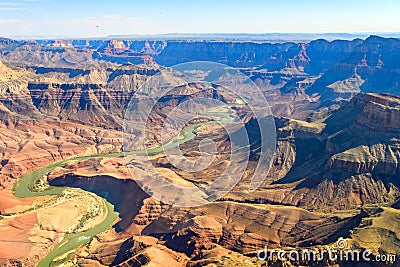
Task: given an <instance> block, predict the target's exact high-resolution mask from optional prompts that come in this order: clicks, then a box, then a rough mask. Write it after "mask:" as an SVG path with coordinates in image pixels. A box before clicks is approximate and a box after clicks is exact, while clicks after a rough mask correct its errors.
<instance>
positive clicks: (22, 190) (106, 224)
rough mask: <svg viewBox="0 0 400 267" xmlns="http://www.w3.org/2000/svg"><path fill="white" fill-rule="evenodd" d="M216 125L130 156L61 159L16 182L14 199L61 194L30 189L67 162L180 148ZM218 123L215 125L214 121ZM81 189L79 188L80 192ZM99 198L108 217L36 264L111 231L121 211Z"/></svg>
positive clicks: (45, 264)
mask: <svg viewBox="0 0 400 267" xmlns="http://www.w3.org/2000/svg"><path fill="white" fill-rule="evenodd" d="M217 113H218V115H219V116H222V117H225V118H227V119H228V120H230V119H229V118H230V115H231V113H226V112H217ZM209 123H213V122H202V123H197V124H194V125H191V126H189V127H187V128H185V129H183V130H182V132H181V134H182V135H183V138H178V139H174V140H173V141H171V142H169V143H167V144H164V145H160V146H157V147H154V148H150V149H147V150H146V151H144V150H143V151H135V152H129V153H124V152H122V153H112V154H102V155H94V156H81V157H73V158H69V159H65V160H61V161H58V162H55V163H52V164H50V165H47V166H45V167H42V168H40V169H38V170H35V171H33V172H31V173H29V174H26V175H24V176H22V177H20V179H19V180H18V181H17V182H16V184H15V185H14V188H13V192H14V194H15V196H17V197H19V198H25V197H37V196H48V195H60V194H61V193H62V192H63V191H64V190H65V189H67V187H54V186H50V187H49V188H48V189H46V190H44V191H38V192H37V191H32V190H31V189H30V188H32V185H33V183H34V182H35V181H36V180H37V179H40V178H41V177H43V175H46V174H48V173H50V172H51V171H53V170H54V169H55V168H57V167H62V166H64V165H66V164H68V163H71V162H74V161H83V160H87V159H91V158H107V157H108V158H109V157H123V156H125V155H126V154H131V153H135V154H145V153H147V154H158V153H162V152H163V151H165V150H168V149H171V148H174V147H177V146H179V145H181V144H183V143H185V142H187V141H189V140H192V139H193V138H194V137H195V136H196V133H195V131H196V129H197V128H198V127H199V126H201V125H204V124H209ZM214 123H215V122H214ZM77 190H78V189H77ZM97 197H98V198H100V199H101V201H103V203H104V205H103V206H104V208H106V214H107V216H106V218H105V219H104V220H103V221H102V222H101V223H99V224H98V225H96V226H94V227H92V228H91V229H88V230H86V231H82V232H79V233H74V234H66V235H65V236H64V238H63V240H62V241H61V242H60V243H58V244H57V245H56V246H55V247H54V248H53V249H52V250H51V251H50V252H49V254H48V255H47V256H46V257H45V258H44V259H43V260H41V261H40V262H39V264H38V265H37V266H38V267H48V266H52V265H54V259H55V258H56V257H58V256H60V255H63V254H65V253H67V252H69V251H72V250H74V249H76V248H77V247H79V246H81V245H84V244H87V243H89V242H90V241H91V240H92V238H93V237H94V236H96V235H97V234H99V233H101V232H104V231H106V230H107V229H109V228H110V227H111V226H112V224H113V223H114V222H115V221H116V220H117V218H118V215H119V214H118V212H116V211H115V210H114V206H113V205H112V204H111V203H109V202H107V201H106V200H105V199H103V198H101V197H99V196H97Z"/></svg>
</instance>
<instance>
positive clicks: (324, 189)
mask: <svg viewBox="0 0 400 267" xmlns="http://www.w3.org/2000/svg"><path fill="white" fill-rule="evenodd" d="M399 52H400V40H399V39H394V38H382V37H378V36H370V37H369V38H366V39H365V40H363V39H354V40H335V41H326V40H322V39H320V40H313V41H310V42H305V43H301V42H276V43H269V42H255V41H212V40H203V41H201V40H122V39H115V40H31V41H21V40H11V39H5V38H0V60H1V62H0V128H1V131H0V137H1V138H0V141H1V142H0V144H1V146H0V152H1V154H0V266H36V265H37V264H40V262H41V260H43V259H44V258H45V257H46V256H47V255H48V254H49V253H51V252H52V251H53V250H52V249H53V248H55V247H57V244H60V243H62V242H63V240H65V239H64V238H66V237H68V234H69V233H70V231H71V229H75V230H76V231H78V232H79V231H80V233H84V232H85V231H86V230H87V229H86V228H92V227H94V225H96V224H99V223H101V221H102V218H103V219H104V218H105V217H107V214H106V213H107V212H106V211H105V209H104V210H103V212H99V213H96V216H94V217H93V218H92V217H90V218H89V219H88V218H87V214H89V213H90V209H89V208H88V207H89V206H91V207H93V206H96V205H97V204H96V203H100V202H96V201H102V200H104V203H106V204H104V205H109V206H108V207H112V208H110V209H113V210H114V211H115V212H116V213H117V215H118V218H117V219H114V220H113V221H112V222H111V225H110V226H109V227H108V228H107V230H105V231H102V232H101V233H98V234H95V235H94V236H93V237H90V236H88V238H87V242H86V240H85V242H84V244H82V245H79V246H77V247H75V248H73V249H72V250H71V251H68V252H67V253H63V254H61V255H57V256H56V257H55V258H53V259H51V261H50V262H51V264H52V265H55V266H57V265H58V266H162V265H166V264H168V265H170V266H263V264H265V262H263V261H260V260H258V259H257V257H256V256H257V251H258V250H259V249H263V248H264V246H268V247H270V248H296V249H301V248H311V249H315V250H318V249H322V248H323V247H324V246H333V245H334V244H335V242H336V241H337V240H338V239H339V238H340V237H343V238H345V239H346V240H347V242H348V244H349V246H350V247H351V248H357V249H364V250H365V249H369V250H371V251H372V252H373V253H375V254H378V253H381V254H382V253H390V254H394V255H400V250H399V247H400V246H399V245H400V238H399V229H398V225H399V219H400V215H399V214H400V213H399V210H398V208H399V203H400V182H399V177H400V91H399V87H398V82H399V81H398V79H399V77H400V73H399V71H400V65H399V64H400V63H399V62H400V60H399V55H400V54H399ZM196 60H197V61H214V62H219V63H223V64H226V65H228V66H231V67H235V68H237V69H238V70H239V71H240V72H241V73H244V74H246V75H247V76H248V77H249V78H250V79H251V81H252V82H254V84H256V85H257V86H258V88H260V90H261V92H262V94H263V95H264V96H265V98H266V99H267V100H268V103H269V106H270V108H271V113H272V114H271V115H272V116H273V117H272V118H271V120H273V121H274V124H275V128H276V150H275V153H274V154H273V158H272V166H271V168H270V169H269V171H268V172H266V173H264V178H265V180H264V181H263V183H262V184H261V185H260V186H259V187H258V188H257V190H255V191H251V190H249V186H250V183H251V176H252V173H254V171H255V168H256V165H257V160H258V157H259V148H260V146H261V144H260V129H259V128H258V126H257V125H256V122H255V120H254V118H252V117H251V116H248V114H247V113H246V109H245V108H242V107H241V106H240V105H236V106H235V97H234V96H232V94H230V93H228V92H227V90H225V88H224V87H223V86H220V85H213V84H212V85H210V86H208V87H207V86H205V85H204V84H203V83H197V82H192V83H186V82H185V81H184V80H183V79H181V76H179V75H177V76H172V75H171V76H169V75H170V74H169V72H168V70H169V68H168V67H171V66H173V65H175V64H179V63H185V62H189V61H196ZM190 75H193V76H196V77H204V78H207V77H208V75H212V73H211V74H210V73H207V72H206V71H203V70H201V69H197V70H193V72H192V73H190ZM151 79H153V80H152V81H153V82H154V87H155V88H156V89H154V91H148V90H147V88H144V87H143V84H145V83H146V82H147V81H149V80H151ZM161 80H163V81H167V82H169V83H171V84H175V83H176V84H182V86H178V87H174V90H173V91H170V92H169V94H168V95H166V96H164V97H162V98H160V99H159V102H158V103H157V105H156V106H155V107H154V109H153V113H152V114H151V115H150V116H149V118H148V119H149V121H150V125H151V128H150V133H149V136H147V138H148V140H149V141H148V142H149V143H148V145H149V147H152V148H153V149H154V147H155V146H158V145H160V144H161V143H162V142H161V138H160V136H159V131H160V129H162V128H161V126H162V125H163V123H164V122H165V118H166V115H167V112H169V111H171V110H173V109H174V108H175V107H176V106H178V105H179V104H180V103H185V101H190V100H192V99H199V98H210V99H213V100H215V101H220V102H222V103H224V104H226V105H230V106H231V107H232V109H233V110H234V112H236V113H237V115H238V117H239V118H241V119H242V120H243V129H245V130H246V132H247V136H248V139H249V142H250V144H251V146H250V147H251V151H250V155H249V157H248V164H247V167H246V170H245V172H244V175H243V177H242V178H241V180H240V181H239V182H238V183H237V184H236V185H235V186H234V187H233V188H232V189H231V190H230V191H229V192H227V193H226V194H225V195H224V196H223V197H221V198H219V199H217V200H216V201H213V202H211V203H208V204H206V205H202V206H198V207H179V206H174V205H169V204H166V203H163V202H162V201H160V200H158V199H156V198H154V197H152V196H151V195H149V194H148V192H147V191H146V190H144V189H143V188H141V186H140V185H139V184H138V181H137V180H138V178H140V177H145V175H146V170H145V169H144V168H143V166H142V165H141V164H142V162H143V155H134V156H132V161H131V162H129V163H127V161H126V157H124V153H123V152H126V150H124V141H123V131H122V130H123V129H124V127H125V123H126V117H125V115H124V114H125V111H126V109H127V108H128V107H129V105H130V103H131V101H136V102H135V103H137V105H140V104H143V103H144V104H146V99H152V98H154V97H155V96H157V93H158V91H157V86H159V85H160V84H161ZM244 106H245V104H244ZM205 109H206V108H205V106H203V105H201V104H198V105H194V106H191V107H190V110H193V111H197V112H200V111H203V110H205ZM124 120H125V121H124ZM191 123H192V124H193V125H194V124H195V123H196V124H198V127H197V126H196V128H195V134H194V136H193V138H187V140H185V142H182V143H180V144H179V148H180V150H181V151H182V155H184V157H185V158H186V159H188V160H196V159H197V158H198V157H199V155H200V154H201V152H202V151H200V148H199V147H201V146H200V144H201V142H202V139H208V140H213V141H214V144H215V146H216V151H217V152H218V153H219V154H218V156H217V157H216V158H215V160H214V161H213V162H212V164H211V165H210V166H209V167H208V168H207V169H205V170H203V171H197V172H195V171H193V172H190V171H187V170H184V169H180V168H177V167H175V166H174V164H172V163H171V162H170V158H168V157H167V155H165V154H164V153H158V152H157V153H154V154H152V155H151V163H152V165H153V166H154V168H155V169H156V170H157V172H158V173H162V174H163V175H164V176H165V177H167V178H168V179H169V180H171V181H174V182H176V183H179V184H182V185H186V186H189V187H190V186H192V187H201V188H203V187H204V186H205V185H207V184H211V183H212V182H213V181H214V180H215V179H216V177H218V175H220V173H221V172H222V171H223V170H224V168H226V166H227V162H229V159H228V156H227V155H228V153H227V151H229V149H230V148H231V146H232V143H231V142H232V141H231V138H230V136H228V135H227V133H226V131H224V129H222V128H221V127H220V126H218V125H213V124H210V123H209V122H208V121H207V120H196V121H194V122H191ZM188 125H190V124H188ZM188 125H187V126H188ZM125 149H126V148H125ZM125 156H126V154H125ZM53 164H55V165H53ZM128 165H133V166H134V171H135V175H136V177H133V176H132V174H131V172H130V169H129V168H130V166H128ZM38 170H43V171H44V175H42V176H41V177H40V179H36V180H35V181H34V182H35V183H33V184H30V185H29V186H28V187H27V188H26V189H27V190H31V191H32V190H34V192H36V193H37V195H35V196H33V197H24V198H20V197H18V194H17V193H16V187H17V186H18V183H20V182H21V181H22V179H24V178H21V177H26V176H29V175H31V174H32V173H35V171H38ZM65 188H67V189H65ZM35 190H36V191H35ZM49 190H55V191H54V192H55V193H54V194H48V192H53V191H49ZM58 190H61V191H60V192H58ZM70 190H71V191H70ZM46 192H47V193H46ZM61 192H64V193H63V194H65V192H67V193H68V192H72V193H70V194H71V199H67V200H66V201H65V202H64V199H65V198H63V195H62V193H61ZM67 195H68V194H67ZM59 199H62V201H60V200H59ZM109 212H111V211H109ZM113 214H114V213H113ZM85 216H86V217H85ZM83 217H85V218H86V219H84V220H83V219H82V218H83ZM385 220H386V221H389V222H390V223H385ZM82 221H84V222H86V223H85V224H84V227H83V228H82V227H77V225H79V223H80V222H82ZM85 227H86V228H85ZM371 235H373V237H371ZM83 237H85V235H83ZM368 238H370V240H368ZM10 245H11V246H12V247H16V248H18V249H17V250H16V249H10ZM271 264H272V263H271ZM273 264H279V263H278V262H277V263H273ZM308 264H309V266H317V263H308ZM337 264H339V266H346V263H345V262H339V263H337ZM277 266H279V265H277ZM324 266H330V265H329V264H326V265H324ZM332 266H334V265H333V263H332ZM371 266H380V265H379V264H378V263H377V264H376V265H371ZM393 266H395V265H393Z"/></svg>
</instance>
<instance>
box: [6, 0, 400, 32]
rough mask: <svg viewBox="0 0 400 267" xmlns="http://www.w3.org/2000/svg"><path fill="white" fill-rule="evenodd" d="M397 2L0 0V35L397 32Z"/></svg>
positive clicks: (399, 10)
mask: <svg viewBox="0 0 400 267" xmlns="http://www.w3.org/2000/svg"><path fill="white" fill-rule="evenodd" d="M399 14H400V1H398V0H385V1H380V0H362V1H361V0H359V1H358V0H357V1H356V0H332V1H329V2H328V1H325V0H318V1H317V0H302V1H301V0H279V1H268V0H264V1H262V0H253V1H252V0H249V1H245V0H243V1H235V0H230V1H225V0H221V1H218V0H214V1H212V0H202V1H190V0H186V1H181V0H170V1H161V0H153V1H148V0H142V1H135V0H131V1H123V0H114V1H93V0H86V1H85V0H80V1H78V0H69V1H63V0H0V36H6V37H38V36H42V37H101V36H107V35H124V34H155V33H244V32H246V33H269V32H283V33H287V32H294V33H296V32H303V33H304V32H310V33H326V32H341V33H343V32H349V33H350V32H400V15H399Z"/></svg>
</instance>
